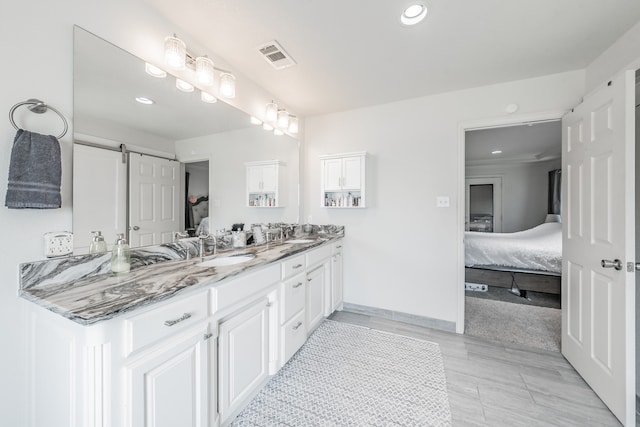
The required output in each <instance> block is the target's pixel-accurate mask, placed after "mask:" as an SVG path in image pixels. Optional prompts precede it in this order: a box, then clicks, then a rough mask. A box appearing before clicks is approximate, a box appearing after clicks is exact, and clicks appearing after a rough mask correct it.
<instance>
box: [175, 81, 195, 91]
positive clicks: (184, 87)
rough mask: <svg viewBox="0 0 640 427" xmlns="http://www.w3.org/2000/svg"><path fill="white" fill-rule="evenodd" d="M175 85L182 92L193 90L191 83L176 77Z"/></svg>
mask: <svg viewBox="0 0 640 427" xmlns="http://www.w3.org/2000/svg"><path fill="white" fill-rule="evenodd" d="M176 87H177V88H178V89H179V90H181V91H183V92H193V85H192V84H191V83H189V82H185V81H184V80H182V79H176Z"/></svg>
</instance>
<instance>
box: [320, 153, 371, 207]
mask: <svg viewBox="0 0 640 427" xmlns="http://www.w3.org/2000/svg"><path fill="white" fill-rule="evenodd" d="M366 158H367V153H366V152H358V153H345V154H331V155H323V156H320V172H321V175H322V176H321V179H320V182H321V186H322V188H321V191H320V193H321V201H320V205H321V206H323V207H332V208H364V207H366V197H365V193H366V192H365V187H366V179H365V177H366V173H365V172H366Z"/></svg>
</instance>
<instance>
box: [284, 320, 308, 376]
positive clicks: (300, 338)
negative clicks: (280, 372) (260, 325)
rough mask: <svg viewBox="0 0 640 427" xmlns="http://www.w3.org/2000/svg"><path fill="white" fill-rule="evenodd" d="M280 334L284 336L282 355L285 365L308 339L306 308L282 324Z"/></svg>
mask: <svg viewBox="0 0 640 427" xmlns="http://www.w3.org/2000/svg"><path fill="white" fill-rule="evenodd" d="M280 336H281V338H282V342H281V346H280V349H281V353H280V356H281V358H282V364H283V365H284V364H285V363H287V361H288V360H289V359H291V356H293V355H294V354H295V352H296V351H298V349H299V348H300V347H302V344H304V342H305V341H306V340H307V331H306V326H305V324H304V310H302V311H301V312H300V313H298V314H297V315H295V316H293V318H292V319H291V320H289V321H288V322H287V323H285V324H284V325H283V326H282V329H281V334H280Z"/></svg>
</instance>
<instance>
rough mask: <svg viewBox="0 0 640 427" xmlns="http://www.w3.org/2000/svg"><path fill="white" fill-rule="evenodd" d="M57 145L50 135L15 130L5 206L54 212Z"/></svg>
mask: <svg viewBox="0 0 640 427" xmlns="http://www.w3.org/2000/svg"><path fill="white" fill-rule="evenodd" d="M60 163H61V162H60V143H59V142H58V140H57V139H56V138H55V137H54V136H51V135H41V134H39V133H35V132H29V131H26V130H23V129H19V130H18V132H17V133H16V137H15V139H14V141H13V149H12V150H11V163H10V164H9V185H8V186H7V196H6V198H5V206H6V207H8V208H12V209H24V208H36V209H55V208H59V207H60V206H61V205H62V198H61V196H60V177H61V175H62V167H61V164H60Z"/></svg>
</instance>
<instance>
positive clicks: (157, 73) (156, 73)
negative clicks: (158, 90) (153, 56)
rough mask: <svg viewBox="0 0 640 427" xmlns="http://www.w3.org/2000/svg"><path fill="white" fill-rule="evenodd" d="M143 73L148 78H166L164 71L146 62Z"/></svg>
mask: <svg viewBox="0 0 640 427" xmlns="http://www.w3.org/2000/svg"><path fill="white" fill-rule="evenodd" d="M144 71H146V72H147V74H149V75H150V76H153V77H157V78H159V79H161V78H164V77H167V73H166V71H164V70H163V69H161V68H158V67H156V66H155V65H153V64H149V63H148V62H145V63H144Z"/></svg>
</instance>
